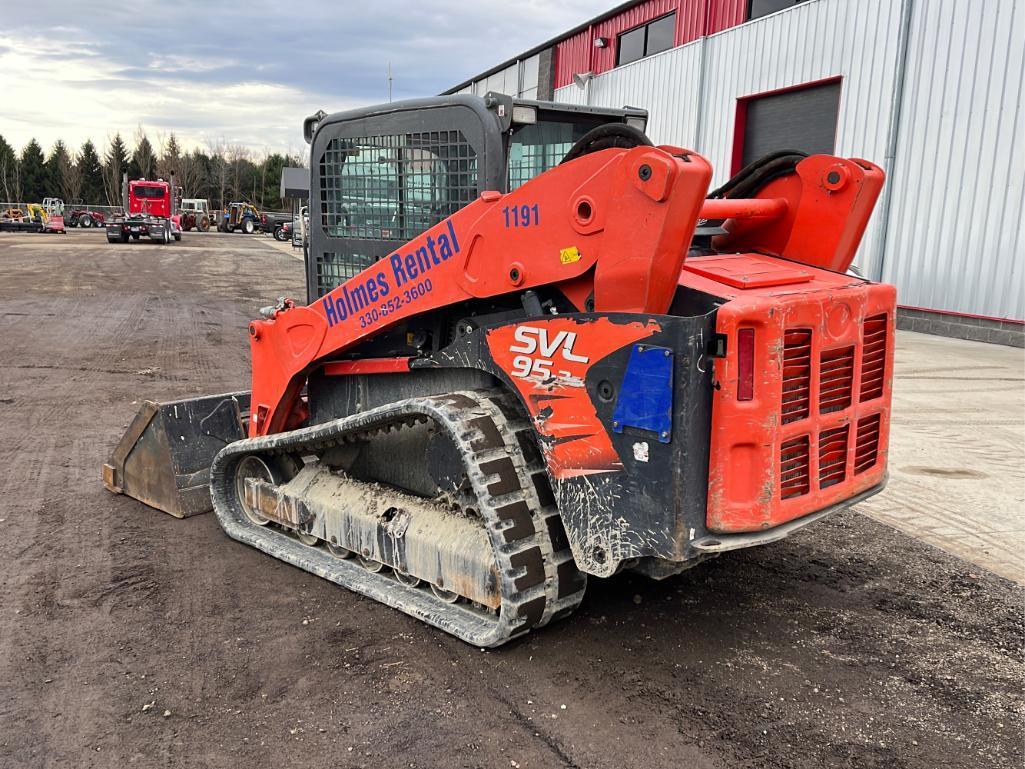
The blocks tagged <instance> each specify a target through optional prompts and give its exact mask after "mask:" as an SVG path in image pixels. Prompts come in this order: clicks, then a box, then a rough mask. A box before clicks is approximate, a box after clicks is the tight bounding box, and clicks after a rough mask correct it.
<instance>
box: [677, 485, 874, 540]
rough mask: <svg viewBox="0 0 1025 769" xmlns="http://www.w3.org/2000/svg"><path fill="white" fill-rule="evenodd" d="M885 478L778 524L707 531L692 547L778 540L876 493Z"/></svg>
mask: <svg viewBox="0 0 1025 769" xmlns="http://www.w3.org/2000/svg"><path fill="white" fill-rule="evenodd" d="M886 480H887V479H886V478H885V477H884V478H883V481H882V482H881V483H879V484H876V485H875V486H873V487H872V488H870V489H867V490H866V491H863V492H861V493H860V494H856V495H854V496H853V497H851V498H850V499H845V500H843V501H842V502H837V503H835V504H832V505H829V506H828V507H824V508H822V509H821V510H818V511H816V512H814V513H809V514H808V515H805V516H803V517H801V518H795V519H794V520H792V521H788V522H786V523H783V524H780V525H779V526H773V527H772V528H771V529H765V530H764V531H753V532H747V533H743V534H709V535H707V536H704V537H702V538H701V539H696V540H694V541H693V542H691V543H690V544H691V547H693V548H694V549H695V550H697V551H699V552H702V553H725V552H726V551H727V550H740V549H742V548H745V547H757V546H758V545H767V544H769V543H770V542H778V541H779V540H781V539H785V538H786V537H788V536H790V535H791V534H793V533H794V532H795V531H797V530H798V529H803V528H804V527H805V526H807V525H808V524H810V523H815V522H816V521H819V520H822V519H823V518H825V517H826V516H828V515H832V514H833V513H839V512H841V511H842V510H846V509H847V508H849V507H853V506H854V505H857V504H859V503H861V502H864V501H865V500H866V499H868V498H869V497H871V496H874V495H876V494H878V493H879V492H880V491H882V490H883V489H884V488H886Z"/></svg>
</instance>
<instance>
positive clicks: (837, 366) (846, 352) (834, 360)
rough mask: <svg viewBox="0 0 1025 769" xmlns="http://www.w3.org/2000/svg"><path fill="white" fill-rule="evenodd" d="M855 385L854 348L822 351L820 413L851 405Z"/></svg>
mask: <svg viewBox="0 0 1025 769" xmlns="http://www.w3.org/2000/svg"><path fill="white" fill-rule="evenodd" d="M853 386H854V348H853V347H843V348H841V349H839V350H829V351H827V352H824V353H822V358H821V362H820V365H819V413H822V414H829V413H830V412H833V411H843V410H844V409H845V408H847V407H848V406H850V405H851V389H852V388H853Z"/></svg>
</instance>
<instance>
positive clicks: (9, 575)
mask: <svg viewBox="0 0 1025 769" xmlns="http://www.w3.org/2000/svg"><path fill="white" fill-rule="evenodd" d="M302 279H303V277H302V265H301V263H300V262H299V261H296V260H293V259H290V258H289V257H288V256H287V255H285V254H282V253H281V252H280V251H278V250H275V249H273V248H271V247H269V246H267V245H265V244H263V243H262V242H261V241H260V238H259V237H258V236H254V237H249V238H247V237H246V236H243V235H220V234H212V233H211V234H207V235H196V234H191V233H187V234H186V235H185V237H184V238H183V240H182V242H181V243H180V244H176V245H170V246H157V245H153V244H149V243H140V244H138V245H136V244H128V245H124V246H121V245H111V246H108V244H107V243H106V242H105V240H104V237H103V234H102V232H98V233H96V232H72V233H70V234H69V235H67V236H65V237H56V236H54V237H46V236H28V235H26V236H14V235H7V234H2V235H0V339H2V342H0V463H2V466H3V468H4V473H3V476H2V480H0V519H3V520H2V522H0V533H2V535H0V767H2V768H3V769H8V767H10V768H11V769H14V768H17V769H21V768H22V767H76V768H77V767H123V766H146V767H155V766H167V767H178V766H187V767H238V766H245V767H278V766H308V767H359V766H374V767H510V766H517V765H518V766H521V767H586V768H588V769H590V768H591V767H602V768H604V767H608V768H609V769H619V768H620V767H677V766H688V767H697V768H703V767H802V768H803V767H807V768H808V769H811V768H812V767H816V768H817V767H833V766H836V767H885V768H886V769H900V768H901V767H922V768H923V769H924V768H926V767H928V768H929V769H932V768H933V767H1020V766H1021V765H1022V760H1023V755H1022V723H1023V722H1022V677H1023V671H1025V664H1023V658H1022V657H1023V652H1022V647H1023V635H1025V633H1023V622H1022V598H1023V595H1022V591H1021V589H1020V588H1017V587H1015V586H1013V585H1012V584H1011V583H1009V582H1007V581H1005V580H1002V579H1000V578H998V577H995V576H992V575H988V574H986V573H983V572H981V571H980V570H979V569H978V568H977V567H970V566H969V565H968V564H966V563H964V562H962V561H958V560H956V559H954V558H953V557H951V556H948V555H946V554H944V553H942V552H940V551H938V550H934V549H932V548H929V547H927V546H925V545H922V544H920V543H917V542H916V541H914V540H912V539H909V538H907V537H906V536H904V535H901V534H899V533H897V532H895V531H893V530H891V529H888V528H886V527H884V526H882V525H881V524H878V523H875V522H873V521H870V520H869V519H867V518H864V517H862V516H860V515H858V514H857V513H856V512H851V513H848V514H845V515H843V516H840V517H837V518H835V519H833V520H830V521H827V522H824V523H822V524H820V525H818V526H816V527H813V529H812V530H811V531H807V532H803V533H801V534H799V535H796V536H794V537H793V538H791V539H790V540H788V541H786V542H783V543H779V544H775V545H770V546H767V547H763V548H759V549H755V550H751V551H748V552H744V553H735V554H732V555H727V556H723V557H721V558H719V559H718V560H716V561H713V562H710V563H708V564H704V565H702V566H700V567H699V568H697V569H695V570H693V571H691V572H688V573H687V574H684V575H682V576H680V577H678V578H675V579H673V580H670V581H668V582H665V583H652V582H648V581H646V580H643V579H640V578H632V577H622V578H616V579H614V580H610V581H599V580H592V582H591V585H590V588H589V593H588V597H587V598H586V599H585V602H584V605H583V607H582V609H581V610H580V611H579V612H578V613H577V614H576V615H575V616H574V617H573V618H572V619H571V620H570V621H568V622H565V623H562V624H559V625H556V626H553V627H552V628H550V629H548V630H546V631H544V632H542V633H539V634H537V635H535V636H532V637H530V638H528V639H526V640H524V641H520V642H517V643H514V644H512V645H510V646H507V647H504V648H502V649H500V650H497V651H494V652H487V653H483V652H481V651H480V650H478V649H473V648H470V647H467V646H465V645H463V644H462V643H460V642H459V641H456V640H454V639H451V638H449V637H447V636H444V635H442V634H441V633H439V632H437V631H434V630H432V629H430V628H428V627H425V626H422V625H419V624H417V623H416V622H414V621H413V620H411V619H409V618H407V617H405V616H404V615H401V614H398V613H396V612H394V611H392V610H390V609H387V608H385V607H383V606H379V605H376V604H373V603H371V602H369V601H365V600H361V599H360V598H358V597H356V596H354V595H352V594H349V593H347V592H345V591H344V590H340V589H339V588H337V587H335V586H334V585H331V584H328V583H327V582H324V581H322V580H319V579H317V578H315V577H311V576H308V575H305V574H303V573H301V572H299V571H297V570H295V569H293V568H291V567H289V566H285V565H283V564H280V563H277V562H275V561H273V560H272V559H270V558H269V557H267V556H265V555H263V554H261V553H258V552H256V551H255V550H251V549H249V548H246V547H245V546H243V545H240V544H237V543H235V542H233V541H231V540H229V539H228V538H227V537H226V536H224V535H223V534H222V533H221V531H220V529H219V528H218V527H217V523H216V521H215V520H214V518H213V516H209V515H206V516H200V517H197V518H193V519H189V520H185V521H179V520H176V519H174V518H171V517H170V516H167V515H164V514H162V513H158V512H155V511H152V510H150V509H148V508H145V507H143V506H142V505H140V504H139V503H136V502H134V501H132V500H130V499H125V498H122V497H116V496H113V495H110V494H108V493H107V492H106V491H105V490H104V489H103V487H102V485H101V483H100V465H101V464H102V462H103V460H104V459H105V458H106V455H107V453H108V452H109V450H110V448H111V446H112V445H113V444H114V443H115V442H116V440H117V439H118V437H119V436H120V433H121V431H122V430H123V428H124V426H125V425H127V423H128V422H129V420H130V419H131V417H132V415H133V414H134V412H135V409H136V404H134V403H133V401H134V400H137V399H138V398H140V397H150V398H156V399H160V398H170V397H184V396H188V395H192V394H200V393H209V392H220V391H225V390H230V389H234V388H237V387H242V386H246V384H247V365H248V364H247V358H248V342H247V338H246V323H247V321H248V320H249V319H250V318H251V317H254V316H255V314H256V311H257V309H258V308H259V307H260V306H262V305H266V304H268V303H271V302H272V301H273V300H274V299H275V298H276V297H278V296H279V295H281V294H286V293H287V294H292V295H296V296H302V289H301V284H302ZM150 703H153V705H152V707H146V706H149V705H150ZM563 706H565V708H564V707H563ZM144 708H145V709H144ZM165 712H169V715H166V716H165V715H164V714H165ZM514 762H515V763H514Z"/></svg>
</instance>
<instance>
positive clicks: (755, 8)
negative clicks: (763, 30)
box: [747, 0, 805, 21]
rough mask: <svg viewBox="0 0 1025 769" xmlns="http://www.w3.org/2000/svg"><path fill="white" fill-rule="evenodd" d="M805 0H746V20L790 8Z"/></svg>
mask: <svg viewBox="0 0 1025 769" xmlns="http://www.w3.org/2000/svg"><path fill="white" fill-rule="evenodd" d="M803 2H805V0H748V2H747V20H748V21H751V20H752V19H760V18H761V17H762V16H768V15H769V14H770V13H775V12H776V11H782V10H783V9H784V8H792V7H793V6H795V5H798V4H799V3H803Z"/></svg>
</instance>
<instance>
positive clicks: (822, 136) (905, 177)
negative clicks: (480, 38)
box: [451, 0, 1025, 345]
mask: <svg viewBox="0 0 1025 769" xmlns="http://www.w3.org/2000/svg"><path fill="white" fill-rule="evenodd" d="M574 75H575V76H576V77H575V78H574ZM574 80H575V81H576V82H574ZM1023 81H1025V0H804V1H803V2H796V3H795V2H794V0H645V1H644V2H633V3H627V4H625V5H623V6H619V7H618V8H616V9H613V10H612V11H610V12H609V13H607V14H604V15H602V16H600V17H598V18H597V19H594V20H592V21H591V22H588V23H587V24H584V25H581V26H580V27H578V28H576V29H574V30H570V31H569V32H567V33H566V34H565V35H563V36H560V37H559V38H556V39H555V40H552V41H549V42H547V43H545V44H544V45H543V46H540V47H539V48H537V49H534V50H532V51H529V52H526V53H525V54H524V55H523V56H521V57H517V59H515V60H513V61H510V62H505V63H503V64H501V65H499V66H497V67H495V68H494V69H492V70H489V71H487V72H485V73H483V74H482V75H480V76H477V77H475V78H473V79H471V80H469V81H467V82H465V83H462V84H460V85H458V86H456V87H455V88H453V89H452V91H451V92H459V91H462V92H478V93H483V92H485V91H487V90H492V89H493V90H498V91H503V92H505V93H512V94H514V95H519V96H523V97H525V98H542V99H543V98H552V97H553V96H554V99H555V100H556V101H563V102H573V103H588V104H592V105H596V106H609V107H621V106H624V105H629V106H632V107H643V108H645V109H647V110H648V111H649V113H650V121H649V127H648V133H649V135H650V136H651V138H652V139H653V140H654V141H656V142H664V143H669V144H676V145H680V146H683V147H688V148H692V149H695V150H697V151H698V152H700V153H702V154H703V155H705V156H706V157H708V158H709V159H710V160H711V161H712V164H713V166H714V167H715V169H716V178H715V180H714V182H713V184H717V183H720V182H722V181H724V180H725V179H726V178H728V177H729V176H730V175H731V173H732V171H734V170H736V169H738V168H739V167H740V165H741V163H742V162H743V161H745V160H747V159H749V158H748V157H747V155H748V153H753V154H759V153H760V152H761V151H765V150H768V149H773V148H782V147H788V148H795V149H806V150H807V151H830V152H833V153H835V154H837V155H841V156H849V157H864V158H867V159H869V160H872V161H874V162H876V163H878V164H879V165H881V166H882V167H883V168H884V170H885V171H886V172H887V177H888V178H887V185H886V187H885V188H884V192H883V195H882V196H881V198H880V200H879V203H878V204H877V208H876V213H875V214H874V216H873V221H872V223H871V225H870V227H869V230H868V232H867V233H866V235H865V240H864V242H863V245H862V248H861V251H860V254H859V257H858V260H857V263H858V265H859V266H860V267H861V269H862V270H863V271H864V272H865V273H866V274H867V275H869V276H870V277H873V278H876V279H880V280H884V281H887V282H892V283H895V284H896V285H897V287H898V291H899V293H898V297H899V303H900V305H901V306H902V307H904V308H906V309H905V311H904V312H903V320H902V325H905V326H908V327H913V328H917V329H919V330H923V331H934V332H939V333H948V334H952V335H957V336H964V337H966V338H970V339H979V340H987V341H999V342H1003V343H1009V344H1018V345H1021V344H1022V340H1023V337H1025V335H1023V333H1022V329H1023V326H1022V321H1023V320H1025V223H1023V214H1025V110H1023V104H1022V95H1023ZM801 145H804V146H801Z"/></svg>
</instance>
